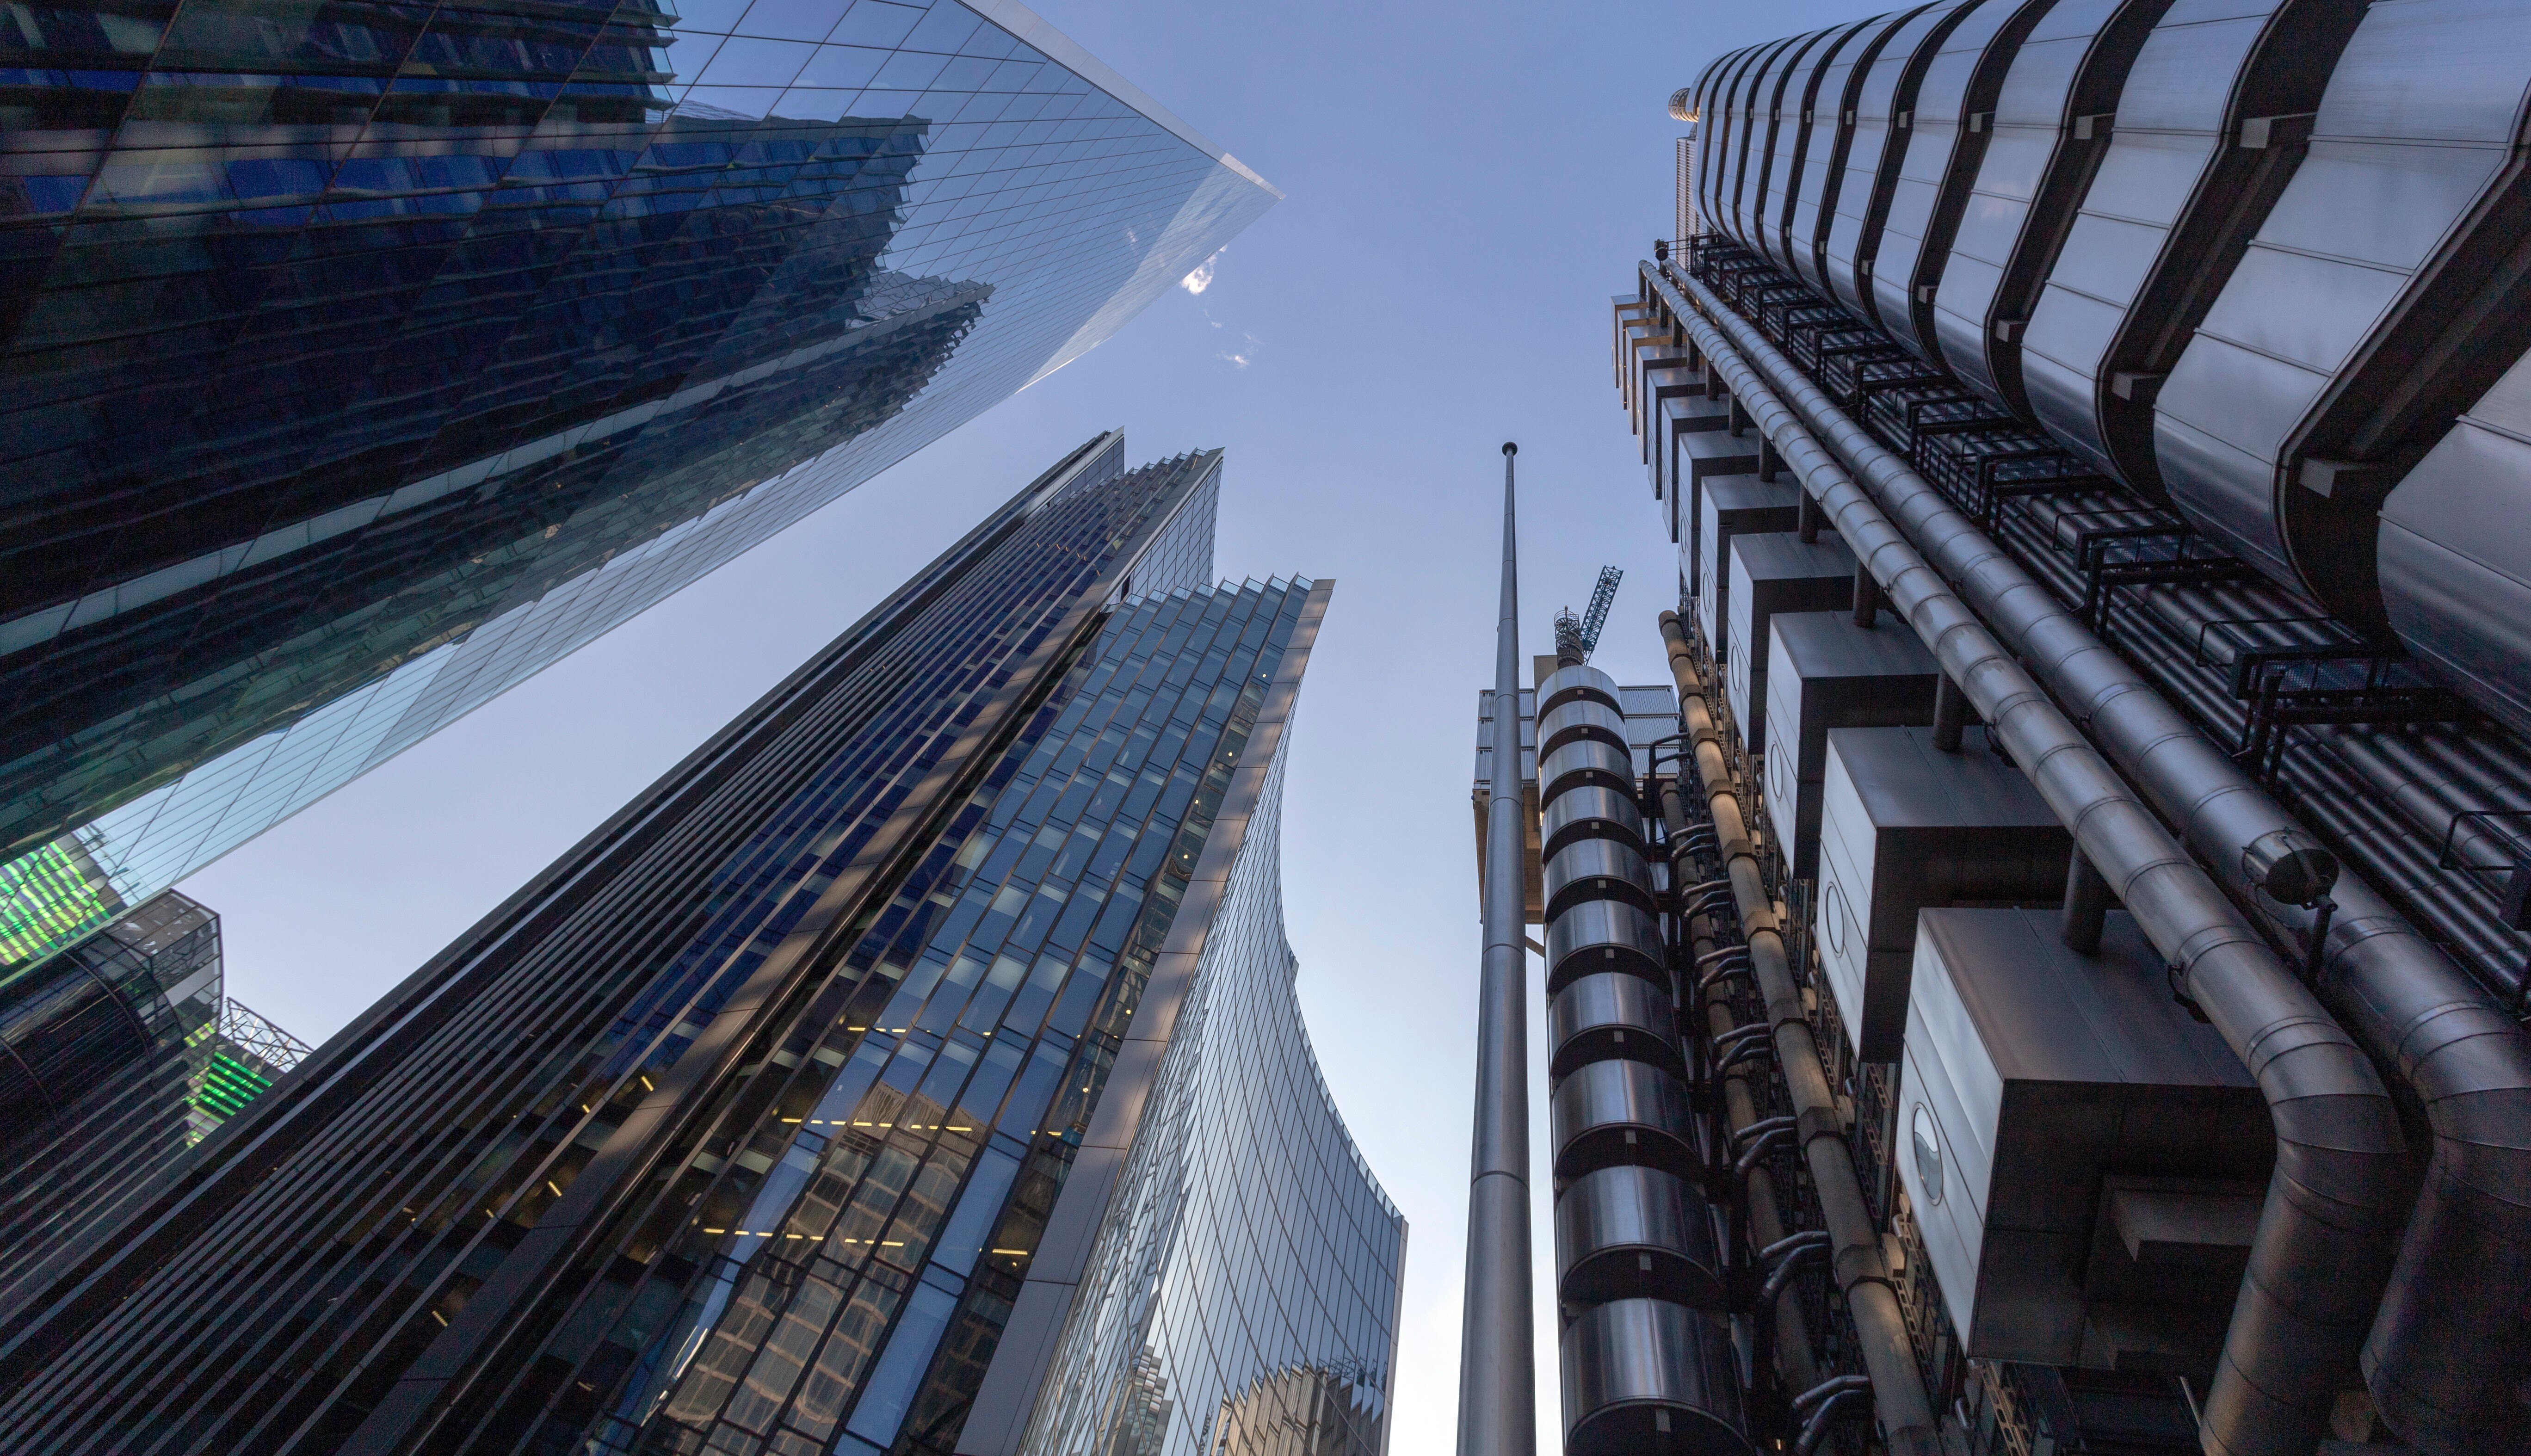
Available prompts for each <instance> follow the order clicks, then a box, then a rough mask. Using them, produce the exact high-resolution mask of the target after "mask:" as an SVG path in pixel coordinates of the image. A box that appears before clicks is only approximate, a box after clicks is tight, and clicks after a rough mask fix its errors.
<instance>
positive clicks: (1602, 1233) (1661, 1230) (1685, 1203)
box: [1555, 1167, 1729, 1311]
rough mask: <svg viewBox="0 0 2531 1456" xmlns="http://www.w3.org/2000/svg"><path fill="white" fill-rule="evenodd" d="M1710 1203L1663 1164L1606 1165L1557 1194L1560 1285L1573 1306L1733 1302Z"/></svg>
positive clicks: (1711, 1306)
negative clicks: (1619, 1302)
mask: <svg viewBox="0 0 2531 1456" xmlns="http://www.w3.org/2000/svg"><path fill="white" fill-rule="evenodd" d="M1717 1242H1718V1241H1717V1240H1716V1239H1715V1236H1714V1217H1713V1213H1712V1211H1711V1205H1710V1204H1707V1203H1706V1202H1705V1199H1704V1197H1703V1195H1702V1194H1701V1192H1700V1191H1698V1190H1697V1189H1695V1188H1693V1187H1691V1186H1690V1185H1689V1184H1688V1183H1687V1182H1686V1181H1685V1180H1683V1179H1681V1178H1680V1177H1678V1176H1677V1175H1676V1174H1674V1173H1667V1172H1663V1171H1662V1170H1660V1169H1659V1168H1646V1167H1615V1168H1603V1169H1601V1170H1600V1171H1599V1172H1596V1173H1593V1174H1591V1175H1589V1176H1588V1177H1584V1178H1577V1179H1575V1180H1574V1181H1573V1183H1572V1185H1571V1186H1570V1187H1568V1188H1566V1189H1565V1190H1564V1192H1563V1193H1562V1194H1560V1195H1558V1196H1557V1198H1556V1200H1555V1271H1556V1272H1555V1278H1556V1293H1557V1295H1558V1296H1559V1297H1560V1298H1561V1300H1562V1302H1563V1304H1564V1305H1565V1306H1566V1307H1567V1308H1568V1309H1570V1308H1572V1307H1574V1306H1580V1305H1600V1304H1608V1303H1611V1302H1613V1301H1616V1300H1621V1299H1659V1300H1666V1301H1668V1302H1669V1303H1671V1304H1679V1305H1686V1306H1688V1307H1690V1308H1691V1309H1702V1310H1716V1311H1719V1310H1723V1309H1726V1308H1727V1307H1728V1298H1729V1283H1728V1280H1727V1279H1726V1278H1725V1277H1724V1275H1723V1272H1722V1267H1721V1262H1720V1260H1717V1259H1716V1258H1715V1246H1716V1244H1717Z"/></svg>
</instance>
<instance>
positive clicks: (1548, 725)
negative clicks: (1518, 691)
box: [1538, 696, 1626, 808]
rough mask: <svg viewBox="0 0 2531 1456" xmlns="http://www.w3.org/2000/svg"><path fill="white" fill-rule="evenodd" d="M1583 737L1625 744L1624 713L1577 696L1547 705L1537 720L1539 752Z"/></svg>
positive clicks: (1597, 700) (1600, 701) (1560, 746)
mask: <svg viewBox="0 0 2531 1456" xmlns="http://www.w3.org/2000/svg"><path fill="white" fill-rule="evenodd" d="M1583 739H1598V740H1600V741H1602V742H1603V743H1609V744H1619V745H1622V744H1624V743H1625V741H1626V717H1625V714H1623V713H1621V712H1619V711H1617V709H1615V708H1613V707H1610V706H1608V704H1607V703H1606V702H1604V701H1602V700H1599V699H1596V698H1584V697H1579V696H1576V697H1572V698H1568V699H1566V700H1564V701H1562V702H1559V703H1556V704H1555V705H1554V706H1553V707H1550V708H1548V709H1547V713H1546V716H1545V717H1543V718H1542V719H1540V721H1539V728H1538V747H1539V749H1540V750H1541V751H1542V752H1545V753H1548V754H1552V753H1554V752H1555V751H1556V750H1557V749H1560V748H1562V747H1564V746H1565V745H1566V744H1568V743H1576V742H1579V741H1581V740H1583ZM1550 808H1551V807H1550Z"/></svg>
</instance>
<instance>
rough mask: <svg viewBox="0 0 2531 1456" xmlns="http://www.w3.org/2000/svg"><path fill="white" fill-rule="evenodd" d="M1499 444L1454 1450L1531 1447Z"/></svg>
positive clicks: (1511, 582)
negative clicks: (1497, 551) (1489, 728)
mask: <svg viewBox="0 0 2531 1456" xmlns="http://www.w3.org/2000/svg"><path fill="white" fill-rule="evenodd" d="M1502 448H1503V527H1502V593H1501V597H1500V600H1499V603H1498V609H1497V612H1496V615H1495V618H1494V712H1493V739H1492V743H1491V745H1490V747H1491V748H1492V750H1493V779H1492V782H1491V783H1490V785H1489V786H1488V793H1487V797H1486V866H1485V883H1484V901H1483V906H1484V908H1483V911H1482V915H1483V919H1484V928H1485V952H1484V960H1483V963H1482V965H1481V968H1480V970H1479V980H1478V990H1477V1106H1476V1119H1475V1124H1476V1125H1475V1138H1474V1143H1475V1146H1474V1148H1472V1150H1471V1152H1470V1155H1469V1163H1470V1172H1469V1178H1468V1267H1467V1294H1466V1299H1467V1307H1466V1312H1465V1314H1464V1315H1463V1316H1462V1321H1461V1324H1460V1331H1459V1456H1532V1453H1534V1452H1536V1451H1537V1449H1538V1407H1537V1397H1536V1394H1535V1389H1536V1384H1537V1380H1536V1373H1535V1372H1536V1359H1537V1351H1536V1346H1535V1343H1534V1339H1535V1337H1534V1333H1533V1329H1532V1324H1531V1307H1530V1267H1529V1085H1528V1084H1529V986H1528V979H1529V952H1528V945H1527V942H1528V939H1529V936H1528V933H1527V928H1528V927H1527V926H1526V925H1525V924H1523V921H1524V917H1525V914H1526V906H1525V904H1524V902H1525V900H1526V898H1527V887H1526V886H1525V885H1524V884H1523V883H1522V878H1523V876H1524V873H1525V872H1526V867H1525V866H1524V865H1523V863H1522V861H1523V857H1524V855H1525V854H1526V851H1527V845H1526V842H1525V841H1526V839H1527V835H1526V833H1525V832H1524V830H1523V826H1522V822H1521V820H1522V818H1523V816H1524V813H1525V811H1524V810H1523V808H1522V805H1521V773H1520V558H1519V551H1518V540H1517V537H1516V536H1515V535H1514V532H1513V523H1514V516H1513V510H1512V506H1513V495H1512V456H1513V455H1514V454H1515V453H1517V449H1518V447H1517V446H1514V445H1512V444H1509V443H1506V444H1504V446H1503V447H1502Z"/></svg>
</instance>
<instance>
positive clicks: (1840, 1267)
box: [1660, 612, 1940, 1456]
mask: <svg viewBox="0 0 2531 1456" xmlns="http://www.w3.org/2000/svg"><path fill="white" fill-rule="evenodd" d="M1660 624H1661V636H1662V638H1663V639H1664V641H1665V642H1666V643H1667V644H1668V647H1669V661H1670V674H1671V677H1672V678H1673V679H1674V680H1675V681H1676V683H1677V685H1678V695H1679V725H1680V727H1681V728H1683V729H1684V730H1685V731H1686V736H1687V738H1688V740H1689V742H1690V743H1691V744H1693V745H1694V754H1693V756H1692V757H1691V759H1690V760H1689V761H1690V766H1692V767H1693V768H1694V770H1695V773H1696V777H1697V779H1698V782H1699V785H1700V788H1699V792H1701V793H1702V794H1704V795H1705V798H1706V803H1707V806H1708V809H1709V811H1710V813H1711V816H1712V818H1713V820H1714V828H1715V837H1716V839H1717V840H1718V841H1719V842H1720V844H1721V846H1722V855H1721V858H1722V860H1723V862H1724V865H1725V867H1726V868H1727V869H1728V872H1729V875H1730V880H1731V892H1732V901H1733V905H1734V907H1735V908H1736V910H1737V912H1738V914H1739V919H1740V927H1741V932H1742V935H1743V937H1744V938H1745V939H1746V940H1747V942H1748V951H1749V963H1750V967H1751V970H1752V972H1753V973H1754V975H1755V978H1756V980H1757V982H1758V988H1759V991H1760V993H1761V994H1762V995H1763V996H1764V997H1765V998H1766V1003H1767V1024H1768V1027H1769V1037H1770V1039H1771V1040H1772V1044H1773V1047H1774V1051H1775V1060H1776V1063H1777V1066H1778V1069H1779V1070H1780V1071H1781V1073H1782V1074H1783V1079H1784V1087H1785V1090H1786V1091H1787V1092H1789V1093H1790V1094H1791V1097H1792V1102H1793V1112H1794V1117H1795V1119H1796V1125H1797V1127H1798V1129H1799V1133H1800V1137H1801V1142H1802V1158H1803V1161H1804V1163H1806V1164H1807V1165H1808V1167H1809V1168H1810V1173H1811V1185H1812V1188H1813V1190H1814V1191H1815V1192H1816V1193H1817V1195H1818V1198H1819V1203H1820V1211H1821V1215H1822V1217H1823V1219H1824V1220H1825V1221H1826V1222H1827V1224H1828V1237H1829V1238H1830V1240H1832V1241H1833V1245H1834V1249H1833V1253H1832V1254H1831V1256H1830V1267H1831V1268H1832V1269H1833V1270H1834V1272H1835V1276H1836V1282H1837V1288H1838V1289H1839V1290H1841V1291H1842V1292H1843V1293H1844V1295H1845V1302H1846V1312H1847V1314H1848V1315H1849V1316H1852V1318H1853V1320H1854V1329H1855V1334H1856V1337H1857V1338H1856V1344H1857V1345H1858V1347H1859V1353H1860V1354H1861V1355H1862V1357H1863V1366H1864V1369H1865V1371H1866V1372H1868V1373H1869V1374H1870V1375H1871V1377H1872V1388H1873V1392H1874V1395H1875V1396H1876V1398H1877V1406H1876V1408H1877V1410H1878V1411H1879V1413H1880V1417H1881V1428H1882V1434H1883V1436H1884V1440H1885V1441H1886V1443H1887V1444H1888V1447H1889V1449H1890V1451H1891V1453H1892V1456H1935V1453H1937V1452H1938V1451H1940V1434H1939V1432H1938V1430H1937V1428H1936V1426H1935V1422H1934V1412H1933V1407H1932V1404H1931V1402H1930V1401H1928V1400H1927V1398H1926V1395H1925V1384H1924V1378H1923V1376H1922V1375H1920V1374H1919V1373H1918V1372H1917V1368H1916V1351H1915V1346H1914V1344H1913V1343H1912V1342H1911V1341H1910V1340H1909V1338H1908V1335H1907V1319H1906V1316H1905V1315H1904V1314H1903V1313H1901V1312H1900V1310H1899V1307H1898V1296H1897V1293H1896V1291H1895V1289H1894V1288H1893V1287H1892V1285H1891V1283H1890V1278H1889V1267H1888V1264H1887V1263H1886V1262H1885V1261H1884V1260H1883V1258H1882V1253H1881V1231H1880V1229H1879V1228H1878V1227H1877V1226H1876V1225H1875V1224H1874V1223H1873V1220H1872V1215H1871V1213H1870V1212H1869V1211H1868V1210H1867V1207H1866V1205H1865V1204H1864V1202H1863V1184H1862V1181H1861V1180H1860V1179H1859V1178H1857V1177H1856V1175H1855V1171H1854V1153H1853V1150H1852V1149H1851V1148H1848V1147H1847V1146H1846V1142H1845V1122H1844V1119H1843V1116H1842V1114H1841V1113H1840V1112H1839V1111H1838V1109H1837V1104H1836V1092H1835V1089H1834V1088H1832V1087H1830V1086H1829V1084H1828V1071H1827V1068H1826V1066H1825V1065H1824V1064H1823V1063H1822V1061H1821V1060H1820V1053H1819V1043H1818V1042H1817V1041H1816V1040H1815V1039H1814V1038H1813V1037H1812V1036H1811V1025H1810V1018H1809V1011H1808V1008H1807V1007H1805V1006H1804V1005H1803V1003H1802V992H1801V986H1800V983H1799V982H1798V981H1797V980H1795V979H1794V977H1793V968H1792V962H1791V961H1790V959H1789V958H1788V957H1787V956H1786V954H1785V951H1784V941H1783V937H1782V935H1781V933H1780V932H1779V931H1778V930H1777V928H1776V924H1775V907H1774V902H1773V901H1772V899H1771V898H1770V897H1769V896H1768V894H1767V889H1766V881H1765V879H1764V877H1763V876H1762V875H1761V874H1760V872H1759V868H1758V855H1757V851H1756V848H1755V847H1754V845H1753V844H1752V843H1751V841H1750V838H1749V830H1748V821H1747V820H1746V819H1745V818H1743V817H1742V816H1741V812H1740V799H1739V791H1738V789H1737V787H1736V785H1735V784H1734V781H1733V779H1732V775H1731V770H1730V766H1729V765H1728V764H1727V763H1726V762H1725V761H1724V759H1723V756H1722V738H1721V734H1720V733H1719V732H1718V731H1716V729H1715V715H1714V711H1713V708H1712V706H1711V704H1710V703H1709V702H1708V700H1707V698H1706V689H1705V682H1704V679H1703V678H1701V677H1700V676H1698V674H1697V671H1696V667H1695V663H1694V661H1693V660H1692V659H1691V658H1690V656H1689V654H1688V646H1687V638H1686V635H1685V633H1684V632H1683V631H1682V629H1681V627H1680V625H1679V619H1678V614H1677V613H1676V612H1663V613H1661V616H1660ZM1677 795H1678V790H1677V788H1676V786H1675V785H1671V786H1668V787H1665V788H1664V790H1663V798H1662V803H1663V811H1662V812H1663V816H1664V818H1673V819H1674V820H1676V821H1683V818H1684V815H1683V813H1682V812H1678V811H1677V810H1676V808H1675V804H1674V801H1675V800H1676V798H1677ZM1735 1110H1736V1109H1735ZM1733 1121H1734V1123H1735V1125H1738V1126H1741V1127H1742V1128H1744V1130H1745V1129H1746V1128H1749V1127H1755V1126H1757V1125H1758V1124H1755V1123H1742V1122H1741V1119H1739V1118H1738V1117H1736V1116H1735V1117H1734V1119H1733ZM1753 1192H1754V1190H1753ZM1753 1212H1754V1210H1753Z"/></svg>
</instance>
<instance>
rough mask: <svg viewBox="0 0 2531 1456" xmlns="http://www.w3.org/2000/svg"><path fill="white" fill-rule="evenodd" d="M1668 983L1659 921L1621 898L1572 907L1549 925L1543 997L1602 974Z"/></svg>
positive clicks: (1594, 901) (1662, 983) (1661, 983)
mask: <svg viewBox="0 0 2531 1456" xmlns="http://www.w3.org/2000/svg"><path fill="white" fill-rule="evenodd" d="M1603 971H1608V972H1615V973H1618V974H1621V975H1626V976H1641V977H1645V978H1648V979H1650V980H1653V981H1655V982H1657V983H1659V984H1660V985H1664V986H1665V985H1667V984H1669V971H1668V969H1667V961H1666V953H1665V951H1664V950H1663V948H1662V946H1661V937H1660V923H1659V921H1657V920H1655V919H1653V918H1652V917H1651V916H1649V915H1646V914H1644V913H1643V912H1642V911H1640V910H1638V909H1636V908H1635V907H1634V906H1631V905H1628V904H1626V903H1625V902H1624V901H1622V900H1593V901H1590V902H1588V903H1586V904H1582V905H1576V906H1574V907H1573V908H1572V909H1571V910H1568V911H1566V912H1565V913H1564V914H1562V915H1559V916H1557V917H1556V918H1555V919H1554V920H1553V921H1552V922H1550V923H1549V924H1547V994H1548V995H1550V996H1551V995H1554V994H1555V993H1556V992H1558V991H1560V990H1562V989H1564V987H1566V986H1567V985H1570V984H1571V983H1572V982H1573V981H1574V980H1577V979H1578V978H1581V977H1584V976H1596V975H1599V974H1600V973H1601V972H1603Z"/></svg>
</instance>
